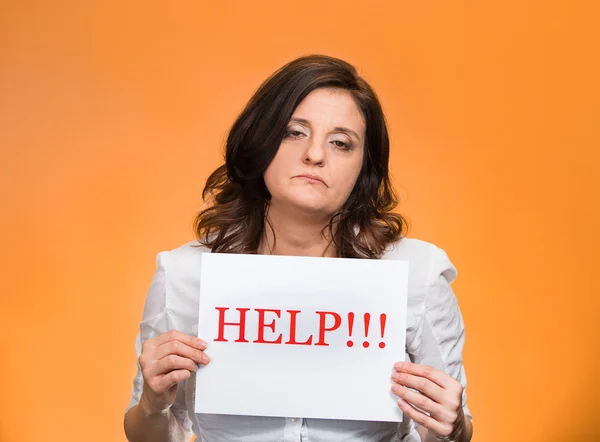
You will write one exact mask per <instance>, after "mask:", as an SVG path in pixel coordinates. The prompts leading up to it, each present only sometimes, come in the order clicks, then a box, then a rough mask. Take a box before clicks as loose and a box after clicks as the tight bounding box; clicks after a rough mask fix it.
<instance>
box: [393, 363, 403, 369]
mask: <svg viewBox="0 0 600 442" xmlns="http://www.w3.org/2000/svg"><path fill="white" fill-rule="evenodd" d="M394 368H395V369H396V370H402V369H403V368H404V362H396V363H395V364H394Z"/></svg>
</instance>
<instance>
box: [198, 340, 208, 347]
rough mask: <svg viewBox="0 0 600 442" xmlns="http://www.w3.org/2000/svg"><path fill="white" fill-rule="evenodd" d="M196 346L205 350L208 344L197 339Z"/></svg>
mask: <svg viewBox="0 0 600 442" xmlns="http://www.w3.org/2000/svg"><path fill="white" fill-rule="evenodd" d="M198 345H199V346H200V347H203V348H202V349H205V348H206V347H208V342H206V341H203V340H202V339H200V338H198Z"/></svg>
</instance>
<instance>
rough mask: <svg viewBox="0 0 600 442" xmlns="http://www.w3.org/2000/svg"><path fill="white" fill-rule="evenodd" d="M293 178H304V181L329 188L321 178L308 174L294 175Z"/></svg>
mask: <svg viewBox="0 0 600 442" xmlns="http://www.w3.org/2000/svg"><path fill="white" fill-rule="evenodd" d="M294 178H304V179H306V180H308V181H312V182H315V183H322V184H324V185H325V186H326V187H329V186H327V183H325V181H324V180H323V178H321V177H320V176H317V175H311V174H309V173H303V174H302V175H296V176H295V177H294Z"/></svg>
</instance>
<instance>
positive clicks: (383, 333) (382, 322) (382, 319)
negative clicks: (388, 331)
mask: <svg viewBox="0 0 600 442" xmlns="http://www.w3.org/2000/svg"><path fill="white" fill-rule="evenodd" d="M385 320H386V316H385V313H382V314H381V316H379V324H380V325H381V342H380V343H379V348H385V342H383V337H384V335H385Z"/></svg>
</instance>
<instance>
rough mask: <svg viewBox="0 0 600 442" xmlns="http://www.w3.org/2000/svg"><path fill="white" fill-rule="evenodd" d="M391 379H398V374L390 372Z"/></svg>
mask: <svg viewBox="0 0 600 442" xmlns="http://www.w3.org/2000/svg"><path fill="white" fill-rule="evenodd" d="M392 379H393V380H394V381H397V380H398V379H400V376H399V375H398V373H392Z"/></svg>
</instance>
